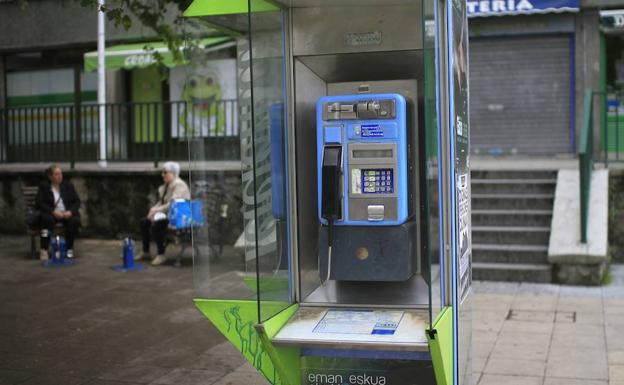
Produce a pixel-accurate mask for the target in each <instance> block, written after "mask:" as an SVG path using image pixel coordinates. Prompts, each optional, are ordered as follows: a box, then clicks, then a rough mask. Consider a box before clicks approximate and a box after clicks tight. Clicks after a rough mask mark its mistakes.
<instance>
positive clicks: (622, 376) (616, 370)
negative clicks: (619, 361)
mask: <svg viewBox="0 0 624 385" xmlns="http://www.w3.org/2000/svg"><path fill="white" fill-rule="evenodd" d="M609 381H615V382H624V365H609Z"/></svg>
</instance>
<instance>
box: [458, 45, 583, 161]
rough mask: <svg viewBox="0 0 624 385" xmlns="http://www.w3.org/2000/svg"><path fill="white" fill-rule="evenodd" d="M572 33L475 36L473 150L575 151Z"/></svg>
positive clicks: (471, 72)
mask: <svg viewBox="0 0 624 385" xmlns="http://www.w3.org/2000/svg"><path fill="white" fill-rule="evenodd" d="M570 67H571V66H570V37H568V36H560V35H555V36H532V37H500V38H474V39H471V40H470V122H471V127H472V132H471V148H472V151H473V153H477V154H487V153H501V152H502V153H505V154H508V153H512V154H514V153H517V154H536V155H537V154H543V155H546V154H558V153H566V152H570V148H571V145H570V84H571V83H570V81H571V80H570V71H571V68H570Z"/></svg>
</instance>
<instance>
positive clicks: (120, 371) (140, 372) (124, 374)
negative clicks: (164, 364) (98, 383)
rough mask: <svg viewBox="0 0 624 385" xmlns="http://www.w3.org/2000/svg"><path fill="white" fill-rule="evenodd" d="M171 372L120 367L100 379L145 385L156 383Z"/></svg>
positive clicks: (149, 368)
mask: <svg viewBox="0 0 624 385" xmlns="http://www.w3.org/2000/svg"><path fill="white" fill-rule="evenodd" d="M171 370H172V369H171V368H159V367H155V366H120V367H114V368H112V369H110V370H108V371H106V372H104V373H103V374H101V375H100V376H99V377H98V379H100V380H110V381H128V382H138V383H142V384H143V383H149V382H151V381H154V380H156V379H158V378H160V377H162V376H164V375H165V374H167V373H170V372H171Z"/></svg>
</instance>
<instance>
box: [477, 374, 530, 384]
mask: <svg viewBox="0 0 624 385" xmlns="http://www.w3.org/2000/svg"><path fill="white" fill-rule="evenodd" d="M502 384H505V385H542V377H529V376H503V375H498V374H483V376H482V377H481V380H480V381H479V384H478V385H502Z"/></svg>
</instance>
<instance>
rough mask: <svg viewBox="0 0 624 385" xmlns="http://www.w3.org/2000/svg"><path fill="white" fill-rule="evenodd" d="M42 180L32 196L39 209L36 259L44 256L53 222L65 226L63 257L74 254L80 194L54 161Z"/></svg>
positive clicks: (43, 258)
mask: <svg viewBox="0 0 624 385" xmlns="http://www.w3.org/2000/svg"><path fill="white" fill-rule="evenodd" d="M45 173H46V180H45V181H44V182H43V183H42V184H41V185H40V186H39V190H38V191H37V196H36V197H35V208H36V209H37V210H38V212H39V215H40V216H39V227H40V228H41V250H40V251H39V259H41V260H46V259H48V247H49V246H50V236H52V234H53V230H54V226H56V224H57V223H62V224H63V226H64V227H65V242H66V243H65V246H66V248H67V258H73V257H74V240H75V239H76V235H77V234H78V228H79V227H80V213H79V212H78V210H79V209H80V198H79V197H78V194H77V193H76V190H75V189H74V185H72V184H71V183H70V182H68V181H64V180H63V171H62V170H61V168H60V167H59V166H58V165H55V164H54V165H52V166H50V167H48V168H47V169H46V171H45Z"/></svg>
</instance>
